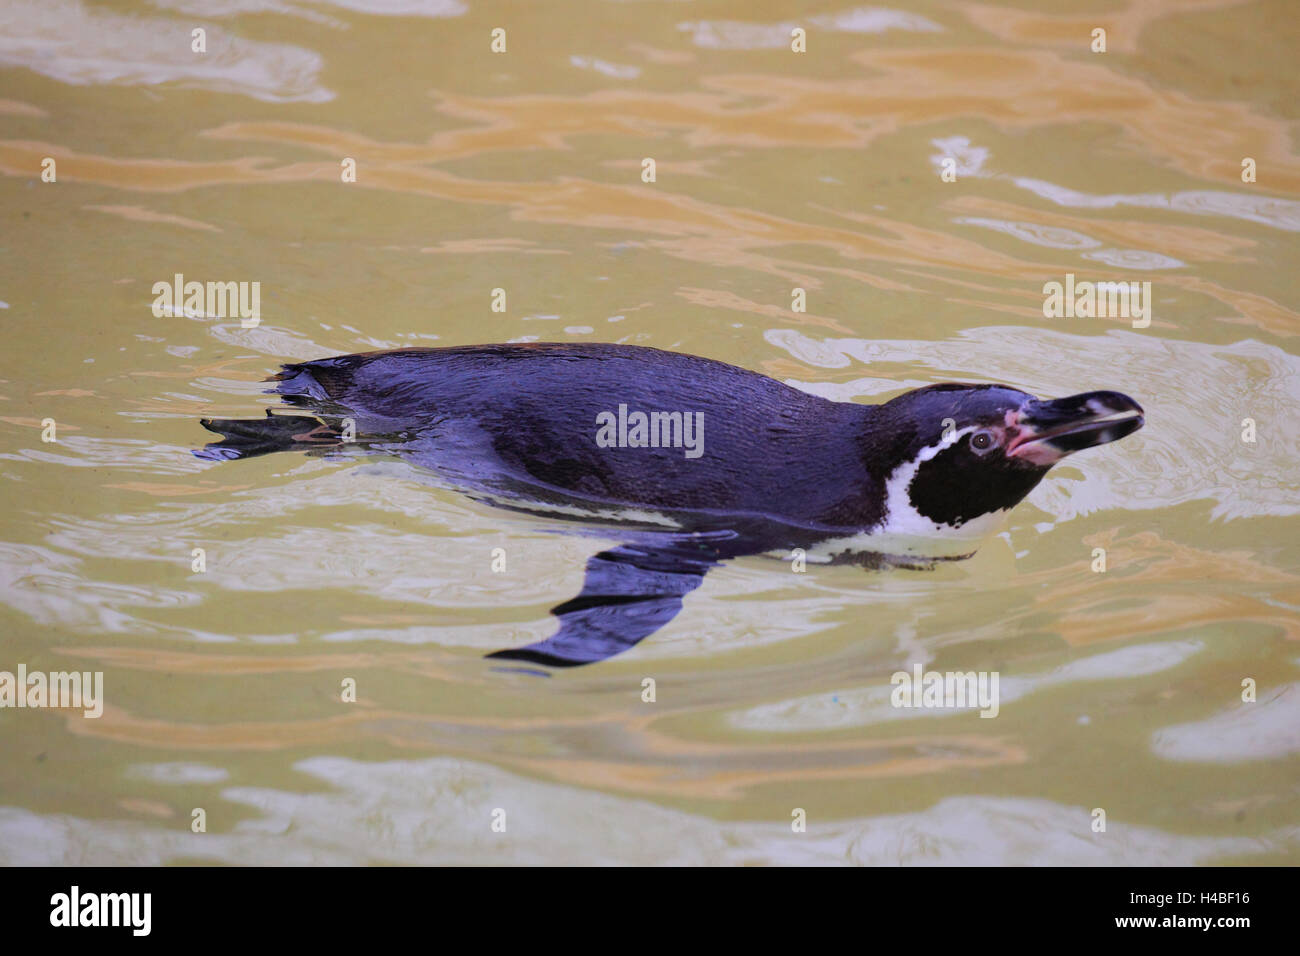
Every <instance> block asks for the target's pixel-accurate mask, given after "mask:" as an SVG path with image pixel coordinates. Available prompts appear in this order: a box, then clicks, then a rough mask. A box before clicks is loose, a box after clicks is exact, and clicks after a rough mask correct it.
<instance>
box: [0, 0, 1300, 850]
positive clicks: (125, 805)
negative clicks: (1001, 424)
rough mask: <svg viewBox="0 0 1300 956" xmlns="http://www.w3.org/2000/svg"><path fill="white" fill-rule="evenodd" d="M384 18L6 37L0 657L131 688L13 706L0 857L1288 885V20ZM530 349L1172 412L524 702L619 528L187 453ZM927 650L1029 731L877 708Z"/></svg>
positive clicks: (27, 7)
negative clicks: (253, 425)
mask: <svg viewBox="0 0 1300 956" xmlns="http://www.w3.org/2000/svg"><path fill="white" fill-rule="evenodd" d="M363 6H367V5H364V4H360V3H354V2H344V0H333V2H329V0H312V2H305V0H304V2H293V3H272V2H265V3H260V2H255V0H254V2H242V3H233V2H217V0H212V2H207V3H198V2H193V3H191V2H181V0H156V2H153V3H145V2H138V3H115V4H89V3H79V2H73V0H47V2H30V3H24V2H14V0H5V2H3V3H2V4H0V130H2V132H0V172H3V173H4V175H3V176H0V213H2V214H3V219H4V230H3V256H0V300H3V303H4V307H3V308H0V322H3V328H4V331H5V340H4V342H5V348H4V349H3V350H2V351H0V377H2V378H3V380H4V381H3V383H0V400H2V402H0V462H2V464H0V476H2V477H3V478H4V480H5V483H4V488H5V496H4V499H3V509H2V510H0V521H2V522H3V531H2V533H0V539H3V543H2V544H0V574H3V583H2V584H0V670H9V671H15V670H16V668H17V667H18V665H19V664H23V665H25V666H26V668H27V669H28V670H29V671H36V670H43V671H52V670H70V669H78V670H89V671H102V672H103V673H104V687H105V705H104V713H103V716H102V717H100V718H98V719H87V718H85V717H84V716H82V715H81V713H80V712H79V711H77V712H74V711H72V710H31V709H22V710H18V709H3V710H0V754H2V755H3V759H0V861H3V862H6V863H14V862H31V863H82V862H93V863H183V862H197V861H225V862H235V863H305V862H330V863H356V862H411V863H447V862H461V863H465V862H517V863H536V862H558V863H594V862H642V863H648V862H711V863H778V862H785V863H825V862H833V863H834V862H855V863H898V862H903V863H1011V864H1025V863H1067V862H1068V863H1095V864H1125V863H1152V862H1168V863H1191V862H1208V863H1281V862H1287V863H1294V862H1297V861H1300V836H1298V835H1297V834H1298V833H1300V831H1298V830H1297V827H1296V823H1297V818H1298V817H1300V735H1298V734H1297V731H1296V727H1297V726H1300V709H1298V708H1300V644H1297V643H1296V641H1297V639H1298V638H1300V627H1298V626H1297V621H1298V618H1297V613H1296V602H1297V598H1298V596H1300V588H1298V584H1300V579H1298V578H1297V575H1296V572H1295V568H1296V566H1297V550H1298V548H1297V544H1296V542H1297V540H1298V538H1297V534H1296V529H1297V511H1298V510H1300V497H1298V496H1297V484H1298V478H1297V468H1296V461H1297V450H1298V449H1297V440H1296V434H1295V427H1294V415H1295V409H1296V401H1297V397H1298V395H1300V379H1298V377H1297V371H1298V369H1300V362H1298V360H1297V348H1296V344H1295V343H1296V338H1295V336H1296V334H1297V331H1300V316H1298V315H1297V311H1296V310H1297V307H1298V303H1300V288H1298V286H1297V279H1296V273H1295V270H1294V263H1295V262H1296V254H1297V251H1300V244H1298V242H1297V233H1298V232H1300V156H1298V155H1297V153H1296V152H1295V148H1294V145H1293V141H1294V123H1295V120H1296V119H1297V107H1296V104H1297V103H1300V96H1297V93H1300V90H1298V89H1297V81H1296V73H1295V70H1294V68H1293V54H1294V49H1295V47H1296V40H1297V35H1296V34H1297V31H1296V28H1295V23H1296V21H1295V18H1294V16H1293V15H1291V11H1290V8H1289V6H1288V5H1287V4H1286V3H1283V2H1276V3H1270V2H1262V3H1247V4H1240V3H1215V2H1198V3H1195V4H1190V3H1179V4H1172V3H1155V2H1152V3H1131V4H1128V5H1121V6H1116V7H1114V8H1113V9H1112V10H1110V11H1109V12H1106V13H1104V14H1093V15H1085V14H1080V13H1077V12H1074V8H1075V7H1076V6H1077V5H1073V4H1065V3H1047V4H1044V3H1042V2H1036V3H1032V4H1029V3H1026V4H1017V5H1015V6H991V5H977V4H962V3H956V4H942V3H937V2H933V3H926V2H922V3H917V4H915V5H909V6H908V7H907V8H906V9H902V8H899V9H897V10H892V11H891V10H884V9H883V8H875V9H868V8H854V7H852V6H851V4H849V3H845V4H843V5H842V6H838V7H836V6H824V5H821V4H811V3H810V4H801V3H794V4H774V3H767V2H760V3H749V4H746V5H744V7H743V12H741V8H738V7H735V6H734V5H726V4H721V3H708V2H700V3H669V2H662V3H660V2H646V3H615V2H603V3H576V2H565V0H557V2H552V3H548V4H545V5H540V4H539V5H535V6H534V5H524V4H508V5H507V4H501V5H495V6H494V5H491V4H479V3H473V2H470V0H466V2H459V0H410V2H407V3H394V2H390V3H384V4H371V5H368V6H369V7H370V8H371V9H376V10H378V9H384V8H386V9H387V11H388V12H387V13H365V12H362V10H361V9H360V8H362V7H363ZM1045 7H1046V8H1050V9H1047V10H1044V8H1045ZM196 26H203V27H204V28H205V29H206V30H207V37H206V39H207V49H208V52H207V53H206V54H202V55H200V54H194V53H192V52H191V50H190V44H191V40H192V35H191V30H192V29H194V28H195V27H196ZM499 26H501V27H505V28H506V30H507V52H506V53H505V54H493V53H491V52H490V50H489V43H490V39H491V38H490V32H491V30H492V29H493V28H494V27H499ZM794 26H803V27H804V28H805V29H807V30H808V52H807V53H804V54H796V53H792V52H790V50H789V35H790V30H791V29H792V28H793V27H794ZM1094 27H1103V28H1105V29H1106V30H1107V36H1108V51H1107V52H1106V53H1104V54H1102V53H1093V52H1091V51H1090V50H1089V48H1088V45H1089V43H1090V42H1091V41H1090V34H1091V31H1092V29H1093V28H1094ZM646 157H650V158H653V159H655V161H656V181H655V182H654V183H653V184H649V183H644V182H642V180H641V170H642V160H643V159H645V158H646ZM1245 157H1250V158H1253V159H1254V160H1255V162H1256V168H1257V179H1258V181H1257V182H1254V183H1245V182H1243V181H1242V177H1241V173H1242V160H1243V158H1245ZM46 158H51V159H53V160H54V161H55V166H56V174H57V180H56V181H55V182H42V181H41V179H40V172H41V169H42V161H43V160H44V159H46ZM345 158H352V159H355V160H356V170H357V175H356V182H355V183H344V182H342V181H341V164H342V161H343V160H344V159H345ZM945 159H953V160H955V164H954V167H955V169H956V172H957V178H956V181H955V182H944V181H943V180H942V179H941V176H940V173H941V171H942V168H943V161H944V160H945ZM176 273H182V274H183V275H185V276H186V277H187V278H189V279H197V280H200V281H208V280H211V281H227V280H229V281H247V282H252V281H257V282H260V283H261V296H262V299H261V317H262V321H261V324H260V326H259V327H257V328H252V329H245V328H242V327H241V325H240V322H239V320H238V319H237V318H210V317H206V316H205V315H203V314H201V313H199V314H188V315H187V314H186V313H185V311H184V310H177V311H176V312H174V313H172V314H165V315H163V316H160V317H159V316H155V315H154V312H153V309H152V304H153V301H154V294H153V292H152V287H153V284H154V283H156V282H160V281H163V282H169V281H171V280H172V277H173V276H174V274H176ZM1067 273H1073V274H1075V276H1076V277H1077V278H1078V279H1080V280H1085V279H1086V280H1090V281H1139V282H1141V281H1150V282H1151V289H1152V306H1153V320H1152V322H1151V324H1150V326H1149V327H1148V328H1142V329H1135V328H1133V327H1132V323H1131V322H1130V321H1129V320H1128V319H1123V318H1069V319H1066V318H1053V319H1047V318H1044V316H1043V314H1042V305H1043V300H1044V295H1043V291H1042V289H1043V285H1044V283H1047V282H1052V281H1057V282H1064V281H1065V276H1066V274H1067ZM795 287H799V288H803V289H805V290H806V294H807V311H806V312H804V313H796V312H792V311H791V308H790V306H791V301H792V298H791V297H792V289H794V288H795ZM497 288H503V289H505V290H506V296H507V307H506V311H504V312H493V311H492V309H491V302H492V296H493V290H494V289H497ZM511 340H515V341H527V340H541V341H548V340H552V341H615V342H628V343H633V344H644V345H653V346H657V347H660V348H668V349H677V350H681V351H685V352H690V353H694V354H698V355H705V356H708V357H711V358H717V359H721V360H724V361H728V362H732V363H734V364H737V365H741V366H744V367H747V368H751V369H754V370H757V371H761V372H764V373H766V374H768V375H771V376H774V377H776V378H779V379H782V380H784V381H788V382H791V383H792V384H797V385H798V386H799V387H802V388H806V389H808V390H810V391H814V392H816V393H818V394H822V395H825V396H828V397H832V398H836V399H842V400H855V401H878V400H881V399H883V398H886V397H889V396H891V395H893V394H896V393H897V392H899V391H901V390H903V389H906V388H911V387H915V386H918V385H922V384H925V383H928V382H934V381H946V380H961V381H997V382H1005V383H1007V384H1010V385H1014V386H1016V387H1019V388H1023V389H1026V390H1028V391H1032V392H1035V393H1037V394H1042V395H1049V396H1058V395H1065V394H1072V393H1076V392H1082V391H1086V390H1091V389H1102V388H1113V389H1119V390H1121V391H1125V392H1128V393H1129V394H1132V395H1133V396H1134V397H1135V398H1137V399H1138V400H1139V401H1140V402H1141V403H1142V404H1143V405H1144V407H1145V408H1146V411H1147V426H1146V428H1145V429H1144V430H1143V431H1142V432H1140V433H1138V434H1137V435H1135V436H1133V437H1131V438H1128V439H1125V440H1124V441H1122V442H1120V443H1118V444H1115V445H1113V446H1109V447H1107V448H1104V449H1097V450H1092V451H1089V452H1084V453H1081V454H1080V455H1079V456H1077V457H1075V458H1072V459H1070V461H1069V462H1068V463H1067V464H1066V465H1064V466H1061V467H1058V468H1057V469H1055V470H1054V471H1053V472H1052V474H1051V475H1050V476H1049V478H1048V479H1047V480H1046V481H1045V482H1044V483H1043V484H1042V485H1041V486H1040V487H1039V488H1038V489H1037V490H1036V491H1035V492H1034V493H1033V494H1032V495H1031V496H1030V498H1029V499H1028V501H1026V502H1025V503H1024V504H1022V505H1021V506H1020V507H1019V508H1018V509H1016V511H1015V512H1014V513H1013V515H1012V517H1011V520H1010V523H1009V524H1008V526H1007V528H1006V531H1005V533H1003V534H1002V535H1000V536H998V537H995V538H993V539H992V540H991V541H989V542H988V544H987V545H986V546H985V547H984V548H983V549H982V550H981V551H980V552H979V554H978V555H977V556H976V557H975V558H973V559H972V560H970V561H967V562H963V563H959V564H953V565H946V566H943V567H940V568H939V569H937V570H935V571H933V572H922V571H907V570H899V571H891V572H888V573H874V574H873V573H868V572H865V571H863V570H862V569H857V568H852V567H814V566H810V569H809V571H808V573H806V574H792V573H791V570H790V566H789V565H788V564H786V563H782V562H778V561H774V560H772V559H770V558H761V557H755V558H744V559H741V560H738V561H734V562H729V563H728V564H727V565H726V566H724V567H722V568H721V569H719V570H716V571H714V572H712V573H711V574H710V575H709V577H708V579H707V580H706V582H705V584H704V585H703V586H702V587H701V588H700V589H699V590H698V591H696V592H694V593H693V594H691V595H690V596H689V597H688V598H687V599H686V607H685V610H684V611H683V613H682V614H680V615H679V616H678V617H677V618H676V619H675V620H673V621H672V622H671V623H670V624H669V625H668V626H667V627H665V628H664V629H663V630H661V631H660V632H658V633H657V634H655V635H653V636H652V637H650V638H648V639H647V640H645V641H643V642H642V643H641V644H640V645H638V646H637V647H636V648H635V650H633V651H632V652H630V653H627V654H625V655H623V656H621V657H618V658H615V659H613V660H611V661H609V662H606V663H604V664H600V665H596V666H592V667H588V668H582V669H577V670H572V671H565V672H563V673H557V674H556V675H555V676H553V677H550V678H536V677H530V676H527V675H523V674H510V673H502V672H499V671H494V670H492V669H490V668H489V667H488V666H486V665H485V663H484V662H483V660H482V656H481V655H482V654H483V653H485V652H487V651H490V650H495V649H497V648H499V647H504V646H511V645H516V644H524V643H528V642H530V641H535V640H539V639H541V638H543V637H545V636H547V635H548V634H549V633H550V630H551V627H552V619H551V618H549V616H548V614H547V610H548V609H549V608H550V607H552V606H553V605H555V604H557V603H559V602H560V601H563V600H566V599H567V598H569V597H571V596H573V595H574V594H576V593H577V591H578V588H579V586H580V584H581V574H582V566H583V563H584V561H585V560H586V558H587V557H588V556H589V554H590V553H592V551H593V542H592V541H590V540H588V539H584V538H581V537H575V536H572V535H566V534H557V533H555V532H556V526H555V525H554V524H551V523H548V522H545V521H542V520H539V519H537V518H534V517H529V516H524V515H516V514H511V513H508V512H504V511H501V510H498V509H493V508H490V507H488V506H486V505H482V504H478V503H475V502H473V501H470V500H468V499H466V498H464V497H462V496H460V495H458V494H456V493H455V492H453V491H450V490H447V489H445V488H441V487H439V486H438V485H436V484H430V483H428V482H426V481H423V480H421V477H422V476H420V475H418V474H416V473H413V472H411V471H410V470H406V469H402V468H401V467H399V466H396V465H389V464H383V463H379V464H376V463H369V464H366V463H360V462H357V463H337V462H326V461H322V460H319V459H312V458H305V457H290V456H268V457H265V458H259V459H254V460H250V461H244V462H238V463H211V462H203V461H199V460H198V459H195V458H194V457H193V456H192V455H191V454H190V452H189V449H191V448H193V447H197V446H198V445H201V444H202V443H203V442H204V441H205V440H206V439H207V437H208V435H207V433H206V432H204V431H203V430H202V429H201V428H200V427H199V425H198V424H197V419H198V418H199V417H202V416H215V417H244V416H248V415H256V414H259V413H260V408H261V407H262V406H261V404H260V402H261V395H260V394H259V392H260V390H261V388H262V387H263V386H262V385H261V384H260V380H261V379H262V378H263V377H265V376H266V375H267V374H268V373H269V372H271V371H273V370H274V369H275V367H276V366H277V365H278V363H280V362H282V361H289V360H295V359H309V358H316V357H321V356H325V355H331V354H339V353H347V352H356V351H363V350H369V349H375V348H389V347H400V346H410V345H438V344H443V345H452V344H469V343H475V342H489V341H511ZM1247 418H1249V419H1251V420H1253V422H1254V423H1255V429H1256V441H1254V442H1253V443H1251V442H1247V441H1243V437H1242V436H1243V429H1244V426H1243V420H1244V419H1247ZM45 419H53V420H54V421H55V423H56V429H57V442H53V443H50V442H43V441H42V440H41V435H42V422H43V421H44V420H45ZM791 493H792V494H797V493H798V489H792V490H791ZM195 548H202V549H204V552H205V557H206V571H203V572H195V571H193V570H192V562H193V560H194V559H193V557H192V554H193V549H195ZM496 548H501V549H504V553H505V555H506V561H507V564H506V570H505V571H504V572H493V570H492V554H493V549H496ZM1096 548H1103V549H1105V554H1106V570H1105V571H1104V572H1095V571H1094V570H1093V569H1092V568H1093V563H1094V560H1095V558H1094V549H1096ZM917 662H919V663H922V664H923V665H924V666H925V667H926V668H928V669H934V670H939V671H968V670H973V671H996V672H997V673H998V674H999V675H1000V687H1001V705H1000V709H999V713H998V716H997V717H996V718H995V719H983V718H980V717H979V715H978V713H977V711H975V710H971V709H966V710H961V711H952V710H934V709H930V710H925V709H921V710H907V709H900V708H895V707H892V706H891V705H890V703H889V691H890V683H889V681H890V676H891V675H892V674H893V673H894V672H895V671H898V670H909V671H910V668H911V666H912V665H913V664H914V663H917ZM646 678H653V679H654V680H655V682H656V683H655V686H656V694H655V697H656V699H655V702H654V703H647V702H644V701H643V700H642V693H643V691H642V686H643V685H642V682H643V680H645V679H646ZM346 679H352V680H354V681H355V682H356V688H357V700H356V702H355V703H344V702H343V701H342V700H341V694H342V686H343V682H344V681H345V680H346ZM1246 679H1249V680H1251V681H1253V682H1254V686H1255V687H1256V697H1257V699H1256V700H1255V701H1254V702H1253V703H1246V702H1243V701H1242V694H1243V687H1242V682H1243V680H1246ZM196 808H201V809H202V810H203V811H204V814H205V822H206V832H203V833H195V832H193V831H192V821H193V819H194V811H195V809H196ZM796 809H802V810H803V811H804V812H805V814H806V817H807V831H806V832H804V833H795V832H793V830H792V826H791V823H792V819H794V817H793V814H794V812H795V810H796ZM1095 809H1102V810H1104V811H1105V815H1106V831H1105V832H1104V833H1102V832H1094V830H1093V821H1094V812H1093V811H1094V810H1095ZM495 810H504V811H505V813H506V819H507V826H506V832H504V833H500V832H494V831H493V829H492V822H493V812H494V811H495Z"/></svg>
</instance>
